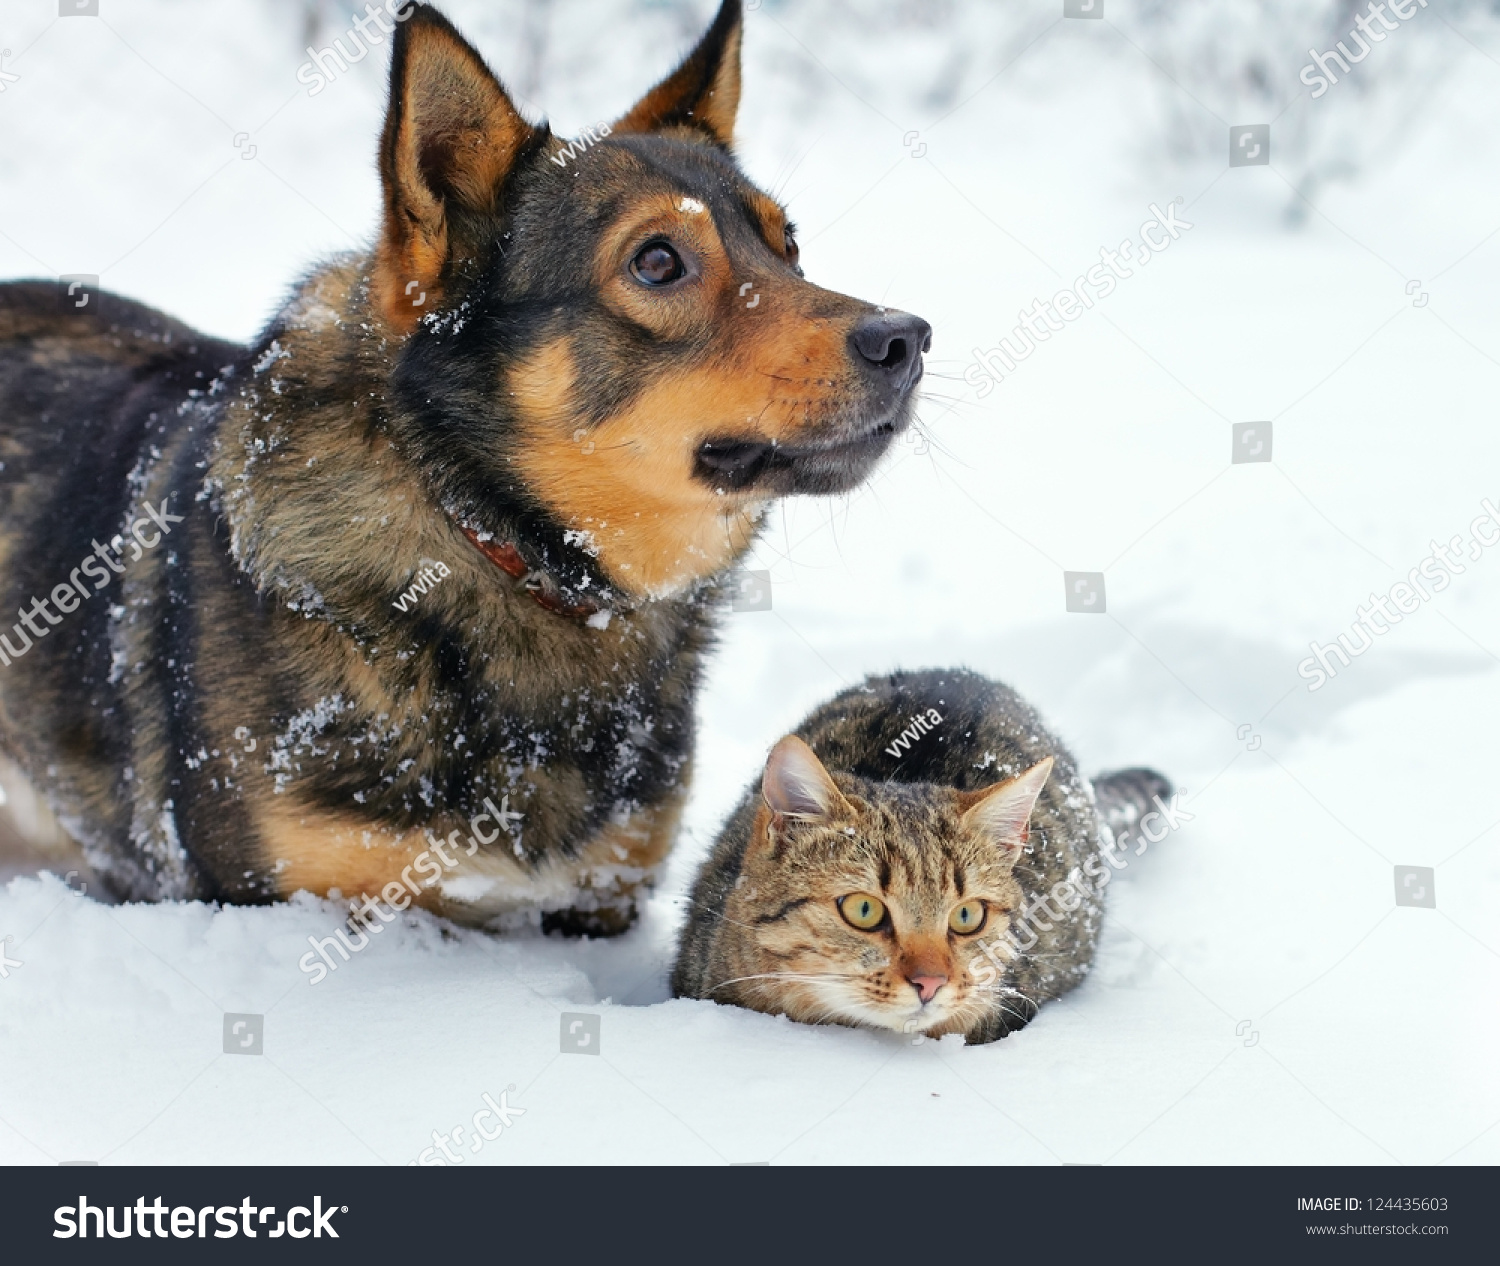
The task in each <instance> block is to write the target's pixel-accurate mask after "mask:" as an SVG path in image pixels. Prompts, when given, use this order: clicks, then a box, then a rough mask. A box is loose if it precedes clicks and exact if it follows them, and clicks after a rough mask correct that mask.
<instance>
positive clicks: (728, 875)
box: [672, 670, 1171, 1042]
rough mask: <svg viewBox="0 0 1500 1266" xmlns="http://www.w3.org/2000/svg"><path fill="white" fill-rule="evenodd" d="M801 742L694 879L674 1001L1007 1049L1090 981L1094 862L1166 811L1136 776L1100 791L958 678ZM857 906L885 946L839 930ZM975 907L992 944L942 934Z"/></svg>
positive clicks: (1149, 776) (855, 713) (970, 676)
mask: <svg viewBox="0 0 1500 1266" xmlns="http://www.w3.org/2000/svg"><path fill="white" fill-rule="evenodd" d="M914 718H922V720H923V726H922V727H918V726H916V725H914V721H913V719H914ZM903 735H904V736H905V737H906V738H907V739H908V740H909V741H907V742H904V743H903V742H902V741H901V739H902V737H903ZM796 738H797V739H800V740H802V742H803V743H805V744H806V745H807V746H806V747H802V745H801V744H799V743H797V742H796V740H795V739H791V738H788V739H783V740H782V742H781V743H780V744H778V745H777V747H776V749H775V750H774V751H773V753H772V756H771V759H770V761H769V762H768V764H767V769H766V772H765V773H764V774H763V776H762V777H761V778H760V779H758V780H757V781H756V783H755V785H753V786H752V787H751V788H750V789H749V791H748V792H747V793H746V795H745V797H744V799H743V800H742V802H741V803H740V805H739V807H738V808H737V809H736V811H735V812H734V814H733V815H732V816H731V817H730V820H729V822H728V823H727V824H726V825H725V827H724V830H723V831H722V833H721V834H720V836H719V839H718V841H717V842H716V844H715V846H714V848H713V850H712V853H711V854H710V856H709V858H708V860H707V862H706V863H705V865H704V867H703V869H702V872H701V873H700V875H699V876H698V880H697V883H696V885H695V887H694V889H693V893H692V900H691V905H690V908H689V911H688V916H687V923H686V926H685V928H684V930H683V933H682V941H681V946H680V950H679V954H678V959H677V965H676V969H675V971H674V973H673V977H672V987H673V992H674V993H675V994H676V995H678V996H681V997H692V998H708V999H713V1000H714V1001H717V1002H725V1003H735V1004H738V1005H740V1006H744V1007H750V1008H752V1009H755V1010H759V1011H767V1012H772V1013H781V1014H786V1015H789V1016H791V1017H792V1018H793V1019H797V1020H805V1021H809V1022H833V1023H841V1024H851V1025H864V1026H868V1027H876V1028H888V1029H894V1030H896V1031H904V1032H921V1033H925V1034H929V1035H933V1036H936V1035H940V1034H945V1033H962V1034H964V1035H965V1037H966V1039H967V1040H968V1041H970V1042H988V1041H993V1040H994V1039H996V1038H999V1037H1003V1036H1004V1035H1005V1034H1006V1033H1008V1032H1011V1031H1013V1030H1014V1029H1017V1028H1020V1027H1021V1026H1022V1025H1024V1024H1026V1023H1027V1022H1028V1021H1029V1020H1030V1019H1031V1018H1032V1017H1033V1016H1035V1014H1036V1011H1037V1008H1038V1007H1039V1006H1040V1005H1041V1004H1042V1003H1043V1002H1045V1001H1047V1000H1048V999H1051V998H1056V997H1058V996H1059V995H1061V994H1063V993H1066V992H1067V991H1068V990H1069V989H1071V988H1072V987H1073V986H1074V985H1076V984H1077V983H1078V982H1079V981H1080V980H1081V979H1082V978H1083V977H1084V975H1085V974H1086V973H1087V972H1088V970H1089V966H1090V964H1091V962H1092V960H1093V956H1094V949H1095V945H1096V942H1097V940H1098V935H1099V924H1100V919H1101V916H1102V907H1103V888H1104V884H1105V883H1106V882H1107V879H1104V878H1100V877H1099V876H1101V875H1107V874H1108V867H1103V866H1101V865H1100V864H1099V859H1100V849H1101V848H1108V847H1109V846H1110V845H1111V843H1112V830H1111V828H1113V829H1114V830H1118V831H1120V832H1121V833H1122V834H1128V833H1129V832H1130V831H1131V830H1133V828H1134V826H1135V824H1137V823H1138V822H1139V820H1140V818H1141V816H1142V814H1143V813H1144V812H1145V811H1146V810H1147V809H1148V808H1149V807H1150V805H1151V804H1152V798H1153V797H1154V796H1158V795H1161V796H1166V795H1170V793H1171V787H1170V785H1169V784H1168V782H1167V781H1166V779H1164V778H1163V777H1161V775H1159V774H1156V773H1154V772H1152V771H1150V770H1140V769H1135V770H1124V771H1121V772H1120V773H1118V774H1113V775H1108V776H1105V777H1103V778H1101V779H1099V780H1097V781H1096V782H1095V783H1094V784H1093V786H1091V785H1090V783H1089V782H1088V781H1087V780H1085V779H1084V778H1082V777H1081V776H1080V775H1079V773H1078V770H1077V767H1076V765H1075V763H1074V761H1073V758H1072V756H1071V755H1070V754H1069V753H1068V751H1067V749H1066V748H1064V747H1063V746H1062V744H1061V743H1059V742H1058V741H1057V739H1055V738H1054V737H1053V736H1052V735H1051V734H1050V733H1048V731H1047V729H1046V728H1045V727H1044V726H1043V725H1042V723H1041V721H1040V719H1039V718H1038V716H1037V714H1036V713H1035V711H1033V710H1032V708H1031V707H1030V706H1029V705H1028V704H1026V703H1025V702H1024V701H1023V700H1022V699H1021V698H1020V697H1019V696H1018V695H1017V694H1016V693H1015V692H1014V691H1012V690H1010V689H1009V688H1008V687H1006V686H1003V685H1000V684H999V683H997V682H992V681H989V680H988V679H986V678H984V677H981V676H979V675H978V674H975V673H971V672H967V671H963V670H949V671H933V672H918V673H898V674H895V675H892V676H888V677H872V678H870V679H869V680H867V681H866V682H865V683H864V684H863V685H861V686H857V687H855V688H853V689H851V690H847V691H845V692H844V693H842V694H840V695H839V696H837V697H836V698H834V699H832V700H831V701H829V702H828V703H826V704H824V705H823V706H822V707H820V708H819V709H817V711H815V712H814V713H813V714H812V715H811V716H810V717H808V718H807V720H806V721H804V722H803V723H802V725H801V726H799V727H798V728H797V730H796ZM809 749H810V750H809ZM893 752H896V753H899V755H894V756H893V755H892V753H893ZM987 814H988V815H989V816H988V817H986V815H987ZM1007 815H1009V816H1007ZM1062 884H1068V885H1071V886H1072V887H1073V888H1074V889H1076V891H1077V893H1078V895H1079V900H1078V901H1077V903H1076V906H1075V908H1074V909H1072V910H1065V911H1062V912H1061V914H1062V917H1060V918H1055V919H1054V918H1047V917H1041V916H1034V917H1032V918H1030V919H1028V920H1027V928H1026V929H1024V933H1025V934H1024V935H1023V936H1021V937H1019V939H1017V938H1015V937H1007V935H1006V933H1007V931H1008V930H1011V929H1014V928H1015V925H1016V921H1017V920H1018V919H1019V918H1021V917H1023V916H1022V915H1021V914H1020V912H1022V911H1024V910H1026V909H1027V908H1028V907H1029V906H1030V905H1031V903H1032V901H1033V899H1034V898H1035V897H1037V896H1038V895H1041V896H1045V895H1047V894H1049V893H1052V892H1053V891H1054V890H1056V889H1057V887H1058V885H1062ZM855 893H860V894H871V895H873V896H874V897H875V898H876V899H877V900H876V905H877V906H883V907H884V908H885V911H886V916H885V921H884V924H883V925H882V926H879V927H874V928H871V929H869V930H863V931H862V930H860V929H859V928H858V927H857V926H853V925H851V923H850V921H849V919H847V918H846V917H844V914H843V909H844V904H843V903H844V901H845V900H846V899H847V898H848V897H849V895H850V894H855ZM973 902H982V903H983V905H984V908H985V911H984V919H983V924H982V925H981V926H980V927H979V928H978V929H977V930H976V931H974V932H965V933H958V932H955V931H953V930H952V929H951V928H950V927H949V923H948V920H949V919H950V917H957V916H956V913H955V912H956V911H957V908H958V907H959V906H960V905H965V904H968V903H973ZM1044 925H1045V926H1044ZM938 982H941V983H938ZM929 994H930V996H929Z"/></svg>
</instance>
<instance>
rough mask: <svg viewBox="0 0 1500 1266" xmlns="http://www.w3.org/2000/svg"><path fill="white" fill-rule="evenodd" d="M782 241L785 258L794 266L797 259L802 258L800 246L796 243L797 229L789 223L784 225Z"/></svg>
mask: <svg viewBox="0 0 1500 1266" xmlns="http://www.w3.org/2000/svg"><path fill="white" fill-rule="evenodd" d="M784 243H785V246H786V257H787V260H788V262H789V263H791V264H792V266H793V267H795V266H796V264H797V261H798V260H799V259H801V258H802V248H801V247H800V246H798V245H797V230H796V229H795V228H794V227H793V226H792V225H790V224H788V225H787V226H786V233H785V236H784Z"/></svg>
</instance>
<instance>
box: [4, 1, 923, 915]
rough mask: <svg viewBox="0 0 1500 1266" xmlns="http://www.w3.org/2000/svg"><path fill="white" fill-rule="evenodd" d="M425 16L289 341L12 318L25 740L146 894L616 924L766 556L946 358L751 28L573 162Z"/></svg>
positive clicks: (53, 294)
mask: <svg viewBox="0 0 1500 1266" xmlns="http://www.w3.org/2000/svg"><path fill="white" fill-rule="evenodd" d="M392 11H393V13H394V15H395V16H396V17H397V18H398V19H399V21H398V24H397V25H396V26H395V34H394V38H393V40H392V57H391V73H390V97H389V105H388V111H387V115H386V119H385V125H384V131H383V134H382V138H381V141H380V147H379V168H380V176H381V184H382V196H383V209H382V223H381V228H380V231H379V240H378V242H377V243H376V244H375V245H374V247H373V249H371V250H370V251H368V252H364V253H354V254H349V255H347V256H344V257H340V258H336V259H333V260H332V261H330V262H328V263H327V264H326V265H324V266H322V267H319V268H317V269H316V270H315V271H313V272H312V273H311V274H310V275H308V276H307V277H306V278H305V280H303V281H302V282H301V283H300V284H299V285H298V286H297V287H296V288H295V289H294V291H293V292H292V294H291V297H290V299H289V301H288V302H287V303H286V304H285V306H284V307H283V309H282V310H281V311H280V312H279V314H278V315H277V316H276V317H275V318H274V319H273V320H272V322H271V323H270V325H269V326H268V328H267V329H266V330H265V331H264V333H263V334H262V335H261V336H260V337H259V338H258V339H257V340H256V341H255V343H254V344H253V345H251V346H249V347H244V346H238V345H234V344H230V343H227V342H223V341H220V340H217V339H213V338H208V337H205V336H203V335H201V334H198V333H196V332H194V331H193V330H191V329H189V328H187V327H186V326H184V325H183V324H181V323H179V322H177V321H175V320H173V319H171V318H169V317H167V316H164V315H162V314H160V313H158V312H155V311H152V310H151V309H149V308H146V307H144V306H142V305H140V304H137V303H133V302H131V301H129V300H126V299H123V298H119V297H117V296H113V295H109V294H97V295H89V294H87V293H86V292H85V293H84V294H83V296H82V300H83V302H82V303H80V296H79V295H78V287H77V286H76V284H72V285H67V284H65V285H62V286H60V285H59V284H58V283H56V282H17V283H13V284H8V285H5V286H3V287H0V419H3V421H0V462H3V471H0V481H3V482H0V586H3V601H4V605H3V606H0V610H6V611H9V610H12V609H14V610H16V611H17V614H18V616H19V619H18V620H17V621H16V622H15V624H14V625H13V626H12V627H11V628H10V629H9V631H8V632H4V633H3V636H0V746H3V749H4V751H5V753H6V754H7V756H8V757H9V760H10V761H11V762H12V763H13V765H14V766H15V768H14V769H13V770H12V771H11V773H12V775H19V776H21V777H24V779H25V780H26V781H27V782H28V783H29V784H30V785H32V786H34V787H35V788H36V789H37V790H38V792H39V793H40V795H41V797H42V798H43V799H44V800H45V801H46V803H47V804H48V805H49V806H50V807H51V810H52V812H53V815H54V816H55V819H56V823H55V827H56V828H57V829H59V830H60V832H61V833H62V835H63V836H65V837H66V838H67V839H68V840H71V841H73V842H75V843H76V844H77V845H78V846H81V848H82V850H83V853H84V855H85V856H86V858H87V860H88V863H89V865H90V867H91V868H92V870H93V872H94V873H95V874H97V876H98V877H99V879H100V880H101V881H102V884H103V886H104V888H105V889H106V890H107V892H108V893H110V894H112V895H113V896H114V897H115V898H117V899H123V900H164V899H203V900H216V901H224V902H235V903H264V902H271V901H275V900H279V899H284V898H286V897H288V896H290V895H291V894H293V893H295V892H298V891H299V890H306V891H309V892H311V893H314V894H318V895H320V896H328V897H333V898H344V899H354V898H358V897H364V898H365V899H366V901H367V902H368V901H370V900H382V899H383V900H386V901H390V902H393V903H396V904H398V908H405V904H406V901H407V900H411V899H412V898H411V896H410V895H409V894H412V893H415V894H416V895H415V899H414V903H415V904H416V905H419V906H422V907H424V908H426V909H429V910H431V911H433V912H434V913H437V914H440V915H443V916H444V917H447V918H450V919H452V920H455V921H457V922H460V923H464V924H468V925H475V926H491V927H500V926H506V925H508V924H509V923H526V922H527V921H529V922H530V923H531V924H532V925H533V926H534V925H535V924H536V923H538V922H540V924H541V926H542V927H543V928H544V929H546V930H549V931H560V932H562V933H565V934H587V935H608V934H615V933H618V932H621V931H623V930H624V929H626V928H627V927H628V926H629V925H630V923H631V921H632V919H633V918H634V916H635V912H636V908H637V905H638V902H639V900H640V897H641V894H642V892H643V891H644V890H645V888H646V886H647V885H649V883H650V882H651V880H652V877H653V875H654V874H655V873H656V872H657V870H658V868H659V867H660V865H661V863H662V861H663V859H664V858H665V857H666V855H667V853H668V850H669V849H670V847H671V844H672V841H673V836H674V833H675V829H676V825H677V822H678V818H679V814H680V810H681V808H682V803H683V799H684V796H685V794H686V791H687V788H688V785H689V777H690V767H691V757H692V750H693V739H694V696H695V694H696V692H697V690H698V687H699V683H700V680H701V677H702V675H703V671H704V663H705V656H706V654H707V653H708V652H709V651H710V649H711V647H712V644H713V638H714V626H715V621H716V618H717V616H718V614H719V613H720V612H722V611H723V610H724V608H725V607H726V605H727V602H728V599H729V597H730V596H731V593H732V584H733V579H734V569H735V565H736V562H737V560H739V559H740V558H741V557H742V556H743V555H744V554H745V552H746V550H747V549H748V548H749V547H750V546H751V544H752V543H753V541H754V539H755V537H756V534H757V531H758V530H759V528H760V525H761V523H762V521H763V518H764V515H765V512H766V509H767V508H768V507H769V506H770V505H772V504H773V503H774V502H775V501H776V500H777V499H778V498H781V497H785V496H788V495H795V494H833V493H841V492H845V491H847V490H849V489H852V488H854V487H856V486H857V485H858V484H859V483H860V482H861V481H862V480H863V479H864V478H865V477H866V476H867V475H868V473H869V472H870V470H871V468H872V466H873V465H874V463H875V462H876V461H877V460H878V459H879V458H880V457H881V455H882V454H883V453H884V451H885V450H886V449H887V448H888V447H889V446H890V444H891V443H892V441H893V440H894V439H895V438H896V437H897V436H898V435H899V434H900V433H901V432H902V431H903V430H904V429H905V428H906V427H907V426H908V425H909V423H910V420H911V417H912V414H913V410H914V407H915V400H916V396H917V385H918V382H919V380H920V378H921V375H922V368H923V353H924V352H925V351H927V350H928V349H929V347H930V337H931V330H930V327H929V326H928V325H927V323H926V322H924V321H922V320H920V319H919V318H917V317H915V316H911V315H909V314H905V313H900V312H892V311H887V310H885V309H883V308H879V307H876V306H873V305H871V304H867V303H864V302H861V301H858V300H855V299H852V298H849V297H846V296H844V295H840V294H835V293H832V292H829V291H826V290H822V289H820V288H818V287H817V286H814V285H812V284H811V283H809V282H808V281H806V280H805V279H804V277H803V274H802V270H801V268H800V266H799V264H798V249H797V244H796V237H795V233H794V229H793V226H792V225H791V224H790V223H789V222H788V220H787V216H786V213H785V211H784V210H783V208H782V207H781V205H780V204H779V203H778V202H777V201H776V200H775V199H773V198H771V197H769V196H768V195H767V194H765V193H764V192H762V191H761V190H760V189H758V188H756V187H755V186H754V185H753V184H751V183H750V181H749V180H748V179H747V178H746V177H745V176H744V175H743V174H742V173H741V172H740V170H739V168H738V166H737V164H736V161H735V159H734V157H733V152H732V143H733V133H734V126H735V116H736V112H737V109H738V104H739V98H740V83H741V79H740V48H741V41H742V32H743V16H742V13H741V5H740V0H723V4H722V6H721V7H720V9H719V11H718V15H717V17H716V18H715V19H714V21H713V23H712V25H711V26H710V27H709V29H708V31H707V33H706V35H705V36H704V37H703V39H702V40H701V42H700V43H699V44H698V45H697V46H696V48H694V50H693V51H692V52H691V53H690V54H689V55H688V56H687V57H686V59H685V60H684V61H683V62H682V64H681V65H680V66H679V67H678V68H677V69H676V70H675V71H674V72H673V73H672V74H670V75H669V76H668V77H667V78H666V79H664V80H663V81H662V82H661V83H660V84H658V85H657V86H656V87H655V88H653V89H652V90H651V91H650V92H648V93H647V94H646V96H645V97H644V98H642V100H641V101H640V102H638V103H637V104H636V105H635V106H634V107H632V108H631V109H630V110H629V111H628V112H627V113H626V114H625V115H624V116H623V117H621V118H620V119H619V120H618V121H617V122H615V123H613V124H611V125H609V126H608V127H604V128H600V129H597V130H596V131H591V133H590V135H589V136H588V137H587V138H586V140H585V142H584V143H580V142H578V141H573V142H569V143H567V144H566V145H565V143H564V141H563V139H562V138H559V137H557V136H554V135H553V133H552V132H551V131H550V130H549V128H548V127H547V125H546V124H545V123H542V124H537V125H534V124H531V123H528V122H527V121H526V120H525V119H524V118H523V117H522V116H521V114H520V113H519V112H518V110H517V109H516V107H515V106H514V105H513V104H512V102H511V99H510V98H509V97H508V96H507V94H506V92H505V89H504V88H503V87H502V86H501V84H500V82H499V80H497V79H496V78H495V76H494V75H493V74H492V73H491V72H490V70H489V69H488V68H487V67H486V65H485V62H484V60H483V59H482V58H481V56H480V55H479V53H478V52H476V51H475V50H474V48H473V47H472V46H471V45H470V44H469V43H468V42H467V41H466V40H465V39H464V38H463V37H462V36H461V35H460V34H459V33H458V31H457V30H456V29H455V28H454V27H453V26H452V25H451V24H450V23H449V22H448V21H447V20H446V19H445V18H444V17H443V16H441V14H439V13H438V11H437V10H435V9H433V8H431V7H430V6H428V5H425V4H408V5H394V6H392ZM747 291H753V292H754V294H755V295H756V296H758V299H747V298H746V297H745V296H746V293H747ZM90 298H93V299H95V300H96V302H95V303H93V304H92V305H89V304H88V302H87V300H88V299H90ZM0 623H3V624H9V623H10V621H9V620H8V618H7V619H6V620H4V621H0ZM48 829H51V828H48ZM45 833H46V830H43V831H42V834H45ZM55 833H56V832H55V831H54V834H55ZM434 849H436V856H437V857H438V858H441V859H442V860H441V863H438V862H437V861H436V860H435V859H434V856H433V853H434ZM414 868H415V871H416V873H415V875H414V874H413V870H414ZM403 892H404V893H407V894H408V896H407V897H406V898H405V900H403V899H401V898H400V897H398V896H397V895H395V894H398V893H403Z"/></svg>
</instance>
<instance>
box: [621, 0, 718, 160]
mask: <svg viewBox="0 0 1500 1266" xmlns="http://www.w3.org/2000/svg"><path fill="white" fill-rule="evenodd" d="M743 34H744V14H743V13H742V12H741V5H740V0H724V3H723V4H722V5H721V6H720V7H719V16H718V17H716V18H715V19H714V23H713V25H712V26H711V27H709V28H708V33H707V34H706V35H705V36H704V37H703V39H702V40H701V41H700V42H699V44H698V47H697V48H695V49H694V50H693V51H692V52H691V53H689V54H688V56H687V59H686V60H685V61H684V62H683V63H682V65H681V66H679V67H678V68H677V69H676V70H674V71H673V72H672V73H671V74H670V75H668V76H667V77H666V78H665V79H663V80H662V81H661V83H659V84H657V85H656V87H654V88H653V89H651V91H650V92H648V93H647V94H646V95H645V96H644V97H642V98H641V99H640V101H638V102H637V103H636V104H635V105H634V106H632V107H631V109H630V111H629V113H627V114H626V115H625V117H624V118H623V119H621V120H620V121H619V122H618V123H616V124H615V125H614V127H613V129H612V131H615V132H659V131H661V130H662V129H663V128H669V127H696V128H698V129H700V130H701V131H704V132H707V133H708V135H709V136H710V137H711V138H712V139H713V140H714V141H716V142H717V143H718V144H720V145H722V146H723V147H724V148H725V149H728V148H729V146H730V145H732V144H733V143H734V120H735V116H736V115H737V114H738V113H739V109H740V44H741V42H742V37H743Z"/></svg>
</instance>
